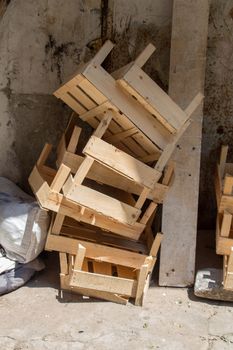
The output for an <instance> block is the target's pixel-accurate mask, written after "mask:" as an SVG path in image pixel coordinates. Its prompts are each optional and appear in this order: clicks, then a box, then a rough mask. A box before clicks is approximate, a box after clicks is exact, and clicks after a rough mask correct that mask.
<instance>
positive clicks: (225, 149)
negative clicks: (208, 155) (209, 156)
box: [219, 145, 228, 178]
mask: <svg viewBox="0 0 233 350" xmlns="http://www.w3.org/2000/svg"><path fill="white" fill-rule="evenodd" d="M227 153H228V146H226V145H223V146H222V147H221V154H220V160H219V168H220V175H221V178H223V176H224V172H225V166H226V161H227Z"/></svg>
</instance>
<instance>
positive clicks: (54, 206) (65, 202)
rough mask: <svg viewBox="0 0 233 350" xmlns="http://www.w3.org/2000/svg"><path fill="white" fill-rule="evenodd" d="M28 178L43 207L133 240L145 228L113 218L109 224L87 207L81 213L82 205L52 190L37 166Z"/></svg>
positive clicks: (141, 225)
mask: <svg viewBox="0 0 233 350" xmlns="http://www.w3.org/2000/svg"><path fill="white" fill-rule="evenodd" d="M28 180H29V184H30V186H31V188H32V190H33V192H34V194H35V196H36V198H37V199H38V202H39V203H40V205H41V207H42V208H43V209H46V210H51V211H53V212H56V213H57V212H59V213H60V214H63V215H65V216H69V217H71V218H73V219H75V220H78V221H82V222H85V223H87V224H92V225H93V224H95V225H96V226H97V227H101V228H103V229H105V230H107V231H110V232H113V233H116V234H119V235H121V236H124V237H128V238H132V239H134V240H137V239H138V238H139V237H140V235H141V233H142V232H143V230H144V228H145V225H143V224H140V223H136V224H134V225H127V224H125V223H121V222H119V221H114V220H111V225H109V219H106V218H105V217H104V216H103V215H99V214H98V213H94V212H93V211H91V210H89V209H88V208H86V209H85V212H84V213H83V212H82V206H80V205H78V204H77V203H74V202H73V201H70V200H69V199H67V198H65V197H64V196H63V195H62V194H61V193H55V192H52V191H51V190H50V187H49V185H48V183H47V182H46V181H45V180H44V178H43V176H42V175H41V174H40V172H39V170H38V169H37V167H34V168H33V170H32V172H31V174H30V176H29V179H28Z"/></svg>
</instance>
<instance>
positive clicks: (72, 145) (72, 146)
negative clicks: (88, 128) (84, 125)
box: [67, 125, 82, 153]
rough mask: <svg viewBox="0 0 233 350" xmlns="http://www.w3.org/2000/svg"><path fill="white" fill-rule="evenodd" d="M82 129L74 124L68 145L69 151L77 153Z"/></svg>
mask: <svg viewBox="0 0 233 350" xmlns="http://www.w3.org/2000/svg"><path fill="white" fill-rule="evenodd" d="M81 131H82V129H81V128H79V127H78V126H76V125H75V126H74V129H73V132H72V135H71V138H70V141H69V143H68V146H67V152H71V153H75V151H76V148H77V145H78V141H79V137H80V134H81Z"/></svg>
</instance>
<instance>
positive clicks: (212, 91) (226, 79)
mask: <svg viewBox="0 0 233 350" xmlns="http://www.w3.org/2000/svg"><path fill="white" fill-rule="evenodd" d="M221 144H229V146H230V150H231V151H230V154H229V160H230V161H233V1H232V0H221V1H219V0H212V1H211V7H210V19H209V38H208V48H207V66H206V83H205V104H204V120H203V139H202V160H201V182H200V200H199V203H200V204H199V226H200V227H202V228H213V227H214V225H215V216H216V212H215V193H214V172H215V165H216V161H217V159H218V156H219V151H220V145H221Z"/></svg>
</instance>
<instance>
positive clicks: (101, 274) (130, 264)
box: [29, 41, 203, 305]
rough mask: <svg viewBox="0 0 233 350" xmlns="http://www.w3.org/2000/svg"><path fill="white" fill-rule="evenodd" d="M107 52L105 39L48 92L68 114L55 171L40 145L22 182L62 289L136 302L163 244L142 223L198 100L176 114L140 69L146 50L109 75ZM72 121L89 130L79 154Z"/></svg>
mask: <svg viewBox="0 0 233 350" xmlns="http://www.w3.org/2000/svg"><path fill="white" fill-rule="evenodd" d="M112 48H113V44H112V43H111V42H110V41H107V42H106V43H105V44H104V45H103V47H102V48H101V49H100V51H99V52H98V53H97V54H96V55H95V57H94V58H93V59H92V60H91V61H90V62H88V63H86V64H82V65H80V67H79V69H78V71H77V72H76V74H75V75H74V76H73V77H72V78H71V79H70V80H69V81H68V82H66V83H65V84H64V85H62V86H61V87H60V88H59V89H58V90H57V91H55V93H54V95H55V96H56V97H58V98H59V99H61V100H63V101H64V102H65V103H66V104H67V105H68V106H70V107H71V108H72V109H73V111H74V112H75V113H73V114H72V116H71V119H70V122H69V124H68V126H67V129H66V131H65V132H64V135H63V136H62V138H61V141H60V143H59V145H58V147H57V162H56V164H57V169H56V170H54V169H51V168H50V167H48V166H47V165H46V160H47V158H48V156H49V153H50V151H51V148H52V146H51V145H49V144H46V145H45V147H44V149H43V151H42V153H41V155H40V157H39V159H38V161H37V163H36V165H35V167H34V169H33V171H32V173H31V175H30V177H29V183H30V185H31V187H32V189H33V191H34V193H35V195H36V197H37V199H38V201H39V203H40V205H41V206H42V207H43V208H45V209H47V210H51V211H52V212H53V213H54V215H53V219H52V224H51V228H50V232H49V234H48V239H47V243H46V249H47V250H55V251H58V252H59V254H60V263H61V266H60V267H61V287H62V288H63V289H69V290H73V291H76V292H77V293H80V294H83V295H87V296H93V297H99V298H103V299H106V300H111V301H115V302H119V303H124V304H125V303H126V302H127V300H128V299H129V298H134V299H135V304H137V305H141V304H142V301H143V297H144V295H145V290H146V288H147V286H148V284H149V279H150V276H151V272H152V270H153V267H154V265H155V262H156V258H157V253H158V249H159V246H160V242H161V238H162V234H161V233H157V235H154V234H153V232H152V228H151V225H152V222H153V219H154V216H155V212H156V208H157V206H158V204H159V203H162V202H163V199H164V197H165V194H166V192H167V190H168V187H169V184H170V181H171V177H172V174H173V168H174V165H173V163H172V162H169V160H170V157H171V154H172V152H173V150H174V148H175V147H176V144H177V142H178V141H179V139H180V137H181V135H182V134H183V132H184V131H185V130H186V128H187V127H188V125H189V124H190V117H191V115H192V113H193V112H194V110H195V109H196V108H197V107H198V105H199V103H200V102H201V100H202V98H203V96H202V95H201V94H198V95H197V96H196V97H195V98H194V99H193V101H192V102H191V103H190V105H189V106H188V107H187V108H186V110H185V111H183V110H182V109H180V108H179V107H178V106H177V105H176V104H175V103H174V102H173V101H172V100H171V99H170V98H169V96H168V95H167V94H166V93H165V92H164V91H163V90H162V89H161V88H160V87H159V86H158V85H157V84H156V83H155V82H154V81H153V80H151V79H150V78H149V77H148V76H147V75H146V73H145V72H144V71H143V70H142V66H143V65H144V64H145V62H146V61H147V59H148V58H149V57H150V55H151V54H152V53H153V51H154V49H155V48H154V47H153V45H151V44H149V45H148V46H147V47H146V48H145V50H144V51H143V52H142V53H141V54H140V55H139V56H138V57H137V59H136V60H135V61H134V62H131V63H130V64H128V65H127V66H125V67H123V68H121V69H119V70H118V71H116V72H114V73H113V74H112V75H111V74H109V73H108V72H107V71H106V70H104V68H103V67H102V66H101V64H102V62H103V61H104V59H105V58H106V57H107V55H108V54H109V52H110V51H111V50H112ZM78 118H80V119H81V120H83V121H85V122H87V123H88V124H89V125H90V126H91V127H92V129H93V133H92V136H91V137H90V139H89V140H88V142H87V143H86V145H85V147H84V148H83V149H81V151H80V144H79V137H80V133H81V129H80V128H79V127H78V126H77V125H76V124H77V123H76V121H77V119H78Z"/></svg>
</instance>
